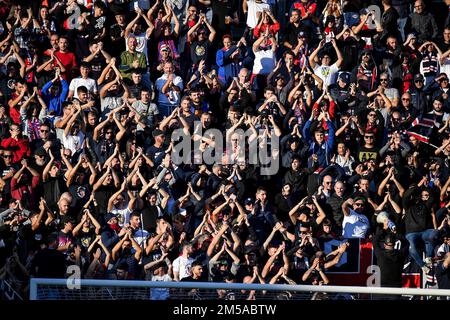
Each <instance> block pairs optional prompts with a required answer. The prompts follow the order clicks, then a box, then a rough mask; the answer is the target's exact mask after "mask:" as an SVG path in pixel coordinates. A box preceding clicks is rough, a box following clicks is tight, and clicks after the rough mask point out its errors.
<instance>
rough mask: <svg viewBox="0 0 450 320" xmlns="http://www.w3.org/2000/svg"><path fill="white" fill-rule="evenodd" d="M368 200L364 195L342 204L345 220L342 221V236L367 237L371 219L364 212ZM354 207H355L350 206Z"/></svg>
mask: <svg viewBox="0 0 450 320" xmlns="http://www.w3.org/2000/svg"><path fill="white" fill-rule="evenodd" d="M365 205H366V201H365V199H364V198H363V197H355V199H352V198H350V199H348V200H347V201H345V202H344V203H343V204H342V211H343V213H344V220H343V221H342V236H343V237H344V238H347V239H348V238H365V237H366V233H367V231H368V230H369V228H370V223H369V219H368V218H367V217H366V216H365V215H364V214H363V213H362V212H363V211H364V207H365ZM350 206H352V207H353V209H351V208H350Z"/></svg>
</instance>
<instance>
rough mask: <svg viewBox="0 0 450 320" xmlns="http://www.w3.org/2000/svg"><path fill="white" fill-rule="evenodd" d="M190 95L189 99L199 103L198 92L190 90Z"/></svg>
mask: <svg viewBox="0 0 450 320" xmlns="http://www.w3.org/2000/svg"><path fill="white" fill-rule="evenodd" d="M190 96H191V100H192V101H193V102H194V103H199V102H200V93H199V92H192V93H191V95H190Z"/></svg>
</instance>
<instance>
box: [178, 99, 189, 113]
mask: <svg viewBox="0 0 450 320" xmlns="http://www.w3.org/2000/svg"><path fill="white" fill-rule="evenodd" d="M189 104H190V100H189V99H183V100H182V101H181V105H180V106H181V109H182V110H183V112H189V110H190V105H189Z"/></svg>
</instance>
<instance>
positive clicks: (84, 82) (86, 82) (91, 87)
mask: <svg viewBox="0 0 450 320" xmlns="http://www.w3.org/2000/svg"><path fill="white" fill-rule="evenodd" d="M81 86H85V87H86V88H87V89H88V91H89V92H90V93H93V94H95V95H96V94H97V92H98V91H97V83H96V82H95V80H94V79H91V78H87V79H83V78H75V79H72V81H70V85H69V90H72V91H73V97H74V98H75V99H78V94H77V88H78V87H81Z"/></svg>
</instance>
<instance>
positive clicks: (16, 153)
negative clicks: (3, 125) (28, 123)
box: [1, 123, 30, 163]
mask: <svg viewBox="0 0 450 320" xmlns="http://www.w3.org/2000/svg"><path fill="white" fill-rule="evenodd" d="M9 133H10V135H11V136H10V137H9V138H6V139H3V141H2V142H1V147H2V148H4V149H10V150H12V155H13V163H19V162H20V160H22V159H23V157H29V156H30V148H29V145H28V139H25V138H24V137H22V131H21V130H20V127H19V125H18V124H15V123H13V124H11V125H10V127H9Z"/></svg>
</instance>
